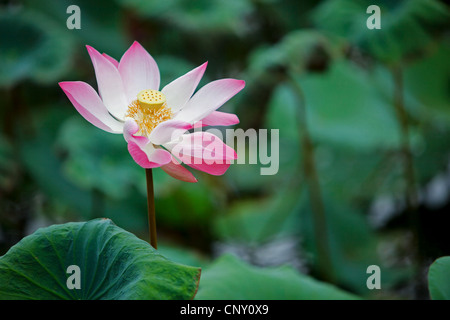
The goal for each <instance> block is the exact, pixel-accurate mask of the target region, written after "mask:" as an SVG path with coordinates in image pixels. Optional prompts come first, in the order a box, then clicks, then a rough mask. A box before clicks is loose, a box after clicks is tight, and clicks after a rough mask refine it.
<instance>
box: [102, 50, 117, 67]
mask: <svg viewBox="0 0 450 320" xmlns="http://www.w3.org/2000/svg"><path fill="white" fill-rule="evenodd" d="M102 56H104V57H105V58H106V59H108V60H109V62H111V63H112V64H113V65H114V67H116V68H119V61H117V60H116V59H114V58H113V57H111V56H109V55H107V54H106V53H102Z"/></svg>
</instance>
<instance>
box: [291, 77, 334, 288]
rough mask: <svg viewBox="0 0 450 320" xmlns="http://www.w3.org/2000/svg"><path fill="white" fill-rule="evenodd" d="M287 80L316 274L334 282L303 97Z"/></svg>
mask: <svg viewBox="0 0 450 320" xmlns="http://www.w3.org/2000/svg"><path fill="white" fill-rule="evenodd" d="M288 80H289V82H290V85H291V87H292V89H293V91H294V93H295V95H296V96H297V101H298V108H297V112H298V115H297V119H298V121H299V135H300V143H301V150H302V153H303V172H304V176H305V179H306V183H307V185H308V189H309V199H310V204H311V210H312V213H313V224H314V236H315V242H316V247H317V265H318V272H319V274H320V276H321V277H322V278H323V279H324V280H326V281H328V282H334V281H335V279H334V272H333V266H332V261H331V251H330V246H329V240H328V227H327V221H326V214H325V206H324V203H323V199H322V192H321V188H320V182H319V175H318V173H317V168H316V164H315V160H314V145H313V143H312V139H311V136H310V133H309V130H308V126H307V123H306V105H305V96H304V94H303V90H302V88H301V87H300V84H299V83H298V82H297V81H296V80H295V78H294V77H293V76H292V75H290V74H288Z"/></svg>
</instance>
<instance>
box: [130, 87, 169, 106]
mask: <svg viewBox="0 0 450 320" xmlns="http://www.w3.org/2000/svg"><path fill="white" fill-rule="evenodd" d="M137 98H138V102H139V105H140V106H141V108H142V109H144V110H145V109H159V108H161V107H162V106H163V105H164V104H165V103H166V96H165V95H164V94H163V93H162V92H160V91H158V90H151V89H147V90H142V91H141V92H139V93H138V96H137Z"/></svg>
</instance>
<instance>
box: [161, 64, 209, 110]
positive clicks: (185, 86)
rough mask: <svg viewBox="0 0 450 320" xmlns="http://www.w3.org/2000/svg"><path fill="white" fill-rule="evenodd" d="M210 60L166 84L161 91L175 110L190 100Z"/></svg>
mask: <svg viewBox="0 0 450 320" xmlns="http://www.w3.org/2000/svg"><path fill="white" fill-rule="evenodd" d="M207 65H208V62H205V63H204V64H202V65H201V66H199V67H197V68H195V69H193V70H191V71H189V72H188V73H186V74H185V75H183V76H181V77H179V78H177V79H175V80H174V81H172V82H171V83H169V84H168V85H166V86H165V87H164V88H163V89H162V90H161V92H162V93H164V94H165V96H166V99H167V105H168V106H169V107H170V108H171V109H172V111H173V112H178V111H179V110H180V109H181V108H182V107H183V106H184V105H185V104H186V102H188V100H189V98H190V97H191V96H192V94H193V93H194V91H195V89H196V88H197V85H198V83H199V82H200V80H201V79H202V77H203V74H204V73H205V70H206V66H207Z"/></svg>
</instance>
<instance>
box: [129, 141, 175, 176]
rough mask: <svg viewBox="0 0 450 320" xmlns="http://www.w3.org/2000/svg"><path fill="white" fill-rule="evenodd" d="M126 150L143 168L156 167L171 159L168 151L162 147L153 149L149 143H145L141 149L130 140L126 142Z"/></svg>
mask: <svg viewBox="0 0 450 320" xmlns="http://www.w3.org/2000/svg"><path fill="white" fill-rule="evenodd" d="M128 151H129V152H130V154H131V156H132V157H133V159H134V161H135V162H136V163H137V164H138V165H140V166H141V167H142V168H145V169H150V168H157V167H160V166H162V165H165V164H167V163H169V162H170V161H171V160H172V156H171V155H170V153H169V152H167V151H166V150H163V149H155V148H153V147H152V146H151V144H147V145H146V148H144V149H141V147H140V146H139V145H137V144H136V143H135V142H133V141H130V142H128Z"/></svg>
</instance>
